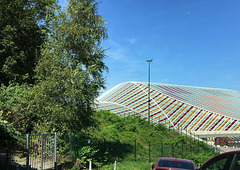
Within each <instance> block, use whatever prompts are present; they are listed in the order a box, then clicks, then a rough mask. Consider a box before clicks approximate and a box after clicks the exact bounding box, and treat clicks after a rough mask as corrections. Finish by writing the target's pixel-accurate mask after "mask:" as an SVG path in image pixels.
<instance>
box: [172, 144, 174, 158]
mask: <svg viewBox="0 0 240 170" xmlns="http://www.w3.org/2000/svg"><path fill="white" fill-rule="evenodd" d="M173 150H174V145H173V143H172V158H173V157H174V153H173V152H174V151H173Z"/></svg>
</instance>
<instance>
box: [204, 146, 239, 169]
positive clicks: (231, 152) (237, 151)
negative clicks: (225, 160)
mask: <svg viewBox="0 0 240 170" xmlns="http://www.w3.org/2000/svg"><path fill="white" fill-rule="evenodd" d="M234 153H240V150H236V151H230V152H223V153H221V154H218V155H216V156H214V157H212V158H210V159H209V160H208V161H207V162H209V161H210V160H212V159H214V158H216V157H218V156H221V155H225V154H234ZM207 162H205V163H204V164H203V165H202V166H201V167H203V166H204V165H205V164H206V163H207Z"/></svg>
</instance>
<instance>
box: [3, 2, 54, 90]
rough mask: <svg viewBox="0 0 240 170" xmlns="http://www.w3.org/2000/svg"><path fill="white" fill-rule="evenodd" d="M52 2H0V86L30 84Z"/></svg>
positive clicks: (32, 79) (32, 80)
mask: <svg viewBox="0 0 240 170" xmlns="http://www.w3.org/2000/svg"><path fill="white" fill-rule="evenodd" d="M54 3H55V0H31V1H30V0H0V84H4V85H9V83H11V82H15V83H16V82H17V83H33V82H34V71H33V70H34V68H35V64H36V62H37V57H38V55H39V53H40V48H41V45H42V44H43V42H44V34H45V33H44V32H43V31H42V30H43V29H44V30H46V28H47V25H46V23H45V22H44V18H45V16H46V12H47V7H48V6H50V5H53V4H54Z"/></svg>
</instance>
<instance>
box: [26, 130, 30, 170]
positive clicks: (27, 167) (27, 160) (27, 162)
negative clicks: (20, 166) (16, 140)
mask: <svg viewBox="0 0 240 170" xmlns="http://www.w3.org/2000/svg"><path fill="white" fill-rule="evenodd" d="M29 140H30V138H29V134H27V158H26V169H27V170H29Z"/></svg>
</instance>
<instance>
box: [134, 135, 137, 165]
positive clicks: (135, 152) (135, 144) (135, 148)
mask: <svg viewBox="0 0 240 170" xmlns="http://www.w3.org/2000/svg"><path fill="white" fill-rule="evenodd" d="M134 154H135V162H136V161H137V139H135V153H134Z"/></svg>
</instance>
